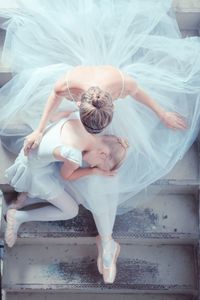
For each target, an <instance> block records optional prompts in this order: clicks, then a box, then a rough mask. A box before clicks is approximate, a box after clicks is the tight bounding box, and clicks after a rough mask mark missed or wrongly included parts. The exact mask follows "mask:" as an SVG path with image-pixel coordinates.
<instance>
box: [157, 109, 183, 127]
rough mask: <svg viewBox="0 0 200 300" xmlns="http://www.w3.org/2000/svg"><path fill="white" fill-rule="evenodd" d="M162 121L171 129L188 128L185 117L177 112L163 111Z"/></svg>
mask: <svg viewBox="0 0 200 300" xmlns="http://www.w3.org/2000/svg"><path fill="white" fill-rule="evenodd" d="M161 121H162V122H163V123H164V124H165V126H166V127H168V128H171V129H181V130H184V129H186V128H187V123H186V121H185V120H184V118H183V117H182V116H181V115H179V114H178V113H176V112H168V111H165V112H163V114H162V116H161Z"/></svg>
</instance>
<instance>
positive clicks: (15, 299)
mask: <svg viewBox="0 0 200 300" xmlns="http://www.w3.org/2000/svg"><path fill="white" fill-rule="evenodd" d="M58 296H59V300H66V299H70V300H86V299H87V300H102V294H93V293H91V294H70V295H68V296H67V298H66V293H62V292H59V294H58V293H46V292H45V293H39V292H37V293H34V292H33V293H19V294H18V293H17V295H16V293H12V292H10V293H8V294H7V295H6V300H27V299H29V300H57V299H58ZM68 297H69V298H68ZM122 298H124V295H121V294H114V295H113V294H104V295H103V299H105V300H122ZM125 299H126V300H133V294H129V295H126V296H125ZM134 300H194V298H193V296H190V295H180V294H178V295H169V294H168V295H163V294H153V295H151V294H143V295H141V294H140V295H138V294H135V295H134Z"/></svg>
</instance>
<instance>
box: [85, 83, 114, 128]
mask: <svg viewBox="0 0 200 300" xmlns="http://www.w3.org/2000/svg"><path fill="white" fill-rule="evenodd" d="M113 108H114V105H113V100H112V97H111V96H110V94H109V93H107V92H105V91H103V90H101V89H100V88H99V87H91V88H89V89H88V90H87V92H85V93H83V94H82V96H81V104H80V107H79V110H80V118H81V121H82V123H83V125H84V127H85V129H86V130H87V131H88V132H90V133H99V132H101V131H102V130H103V129H104V128H106V127H107V126H108V124H109V123H110V122H111V121H112V117H113Z"/></svg>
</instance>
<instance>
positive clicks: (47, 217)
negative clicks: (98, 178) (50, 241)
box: [5, 193, 78, 247]
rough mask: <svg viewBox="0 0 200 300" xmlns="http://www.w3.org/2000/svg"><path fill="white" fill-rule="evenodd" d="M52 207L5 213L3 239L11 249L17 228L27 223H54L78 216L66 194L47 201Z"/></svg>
mask: <svg viewBox="0 0 200 300" xmlns="http://www.w3.org/2000/svg"><path fill="white" fill-rule="evenodd" d="M49 202H51V204H53V205H54V206H46V207H41V208H36V209H32V210H28V211H19V210H16V209H10V210H8V213H7V228H6V234H5V239H6V242H7V244H8V246H9V247H12V246H13V245H14V243H15V241H16V238H17V231H18V229H19V226H20V225H21V224H22V223H24V222H29V221H55V220H67V219H71V218H74V217H75V216H76V215H77V214H78V205H77V203H76V202H75V201H74V200H73V198H72V197H71V196H70V195H68V194H67V193H63V194H61V195H60V196H59V197H56V198H55V199H51V200H49Z"/></svg>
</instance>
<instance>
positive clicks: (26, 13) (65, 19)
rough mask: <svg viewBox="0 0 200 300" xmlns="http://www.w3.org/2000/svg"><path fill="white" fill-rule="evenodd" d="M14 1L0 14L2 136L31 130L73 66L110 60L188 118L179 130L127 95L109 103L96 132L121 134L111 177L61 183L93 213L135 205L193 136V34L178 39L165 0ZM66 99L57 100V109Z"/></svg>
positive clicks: (199, 89)
mask: <svg viewBox="0 0 200 300" xmlns="http://www.w3.org/2000/svg"><path fill="white" fill-rule="evenodd" d="M19 3H20V5H19V9H17V10H13V11H12V12H9V11H5V12H4V13H0V14H3V15H4V16H5V17H7V18H8V21H7V22H6V23H5V24H4V28H6V30H7V35H6V40H5V45H4V52H3V60H4V63H5V62H6V63H7V64H8V65H9V66H10V68H11V70H12V72H13V75H14V76H13V79H12V80H10V81H9V82H8V83H7V84H6V85H5V86H4V87H3V88H2V89H1V92H0V107H1V108H0V121H1V122H0V123H1V128H2V129H1V134H3V135H15V134H16V135H17V134H18V132H19V131H20V132H21V133H22V132H23V134H26V133H27V132H28V131H27V128H29V129H30V130H32V129H34V128H36V127H37V124H38V122H39V119H40V117H41V115H42V111H43V108H44V105H45V103H46V101H47V98H48V95H49V94H50V92H51V90H52V89H53V87H54V84H55V82H56V80H57V79H59V78H60V77H61V76H63V74H65V73H66V72H67V71H68V70H70V69H71V68H73V67H75V66H77V65H103V64H109V65H113V66H116V67H117V68H120V69H121V70H122V71H123V72H124V73H127V74H129V75H131V76H132V77H133V78H134V79H135V80H136V81H137V83H138V85H139V86H140V87H142V88H143V89H144V90H146V91H147V92H148V93H149V95H151V97H153V98H154V99H155V101H156V102H157V103H159V104H160V105H161V106H163V108H164V109H165V110H167V111H175V112H177V113H179V114H181V115H182V116H183V117H184V118H185V119H186V120H187V124H188V128H187V129H186V130H184V131H179V130H171V129H168V128H166V127H165V126H164V124H162V122H161V121H160V120H159V119H158V117H157V116H156V115H155V114H154V113H153V112H152V111H151V110H150V109H149V108H147V107H145V106H144V105H142V104H141V103H139V102H137V101H135V100H134V99H133V98H131V97H130V96H128V97H126V99H119V100H117V101H115V112H114V119H113V121H112V123H111V125H110V126H108V128H106V129H105V131H104V132H103V133H102V134H115V135H117V136H122V137H126V138H127V139H128V141H129V144H130V148H129V150H128V153H127V156H126V160H125V162H124V164H123V165H122V166H121V167H120V169H119V170H118V172H117V175H116V176H115V177H113V178H108V177H101V176H88V177H84V178H81V179H79V180H76V181H73V182H72V181H69V182H67V181H66V182H63V183H62V184H63V186H64V188H65V189H66V190H68V191H69V192H70V193H72V194H73V195H74V197H76V198H77V199H82V202H83V203H85V205H86V207H88V208H89V209H91V210H92V211H95V210H96V211H97V210H98V211H99V210H102V211H103V210H106V209H107V206H108V205H118V206H119V207H120V210H119V211H122V210H121V209H122V208H123V207H125V206H129V207H132V206H134V205H135V203H136V199H137V198H138V197H137V195H138V193H139V192H141V191H143V190H144V189H145V188H147V187H148V186H149V185H150V184H151V183H153V182H154V181H156V180H157V179H159V178H160V177H162V176H164V175H165V174H166V173H168V172H169V171H170V170H171V169H172V168H173V166H174V165H175V164H176V162H177V161H178V160H179V159H180V158H182V157H183V155H184V154H185V152H186V151H187V150H188V148H189V147H190V146H191V144H192V143H193V141H194V140H195V138H196V136H197V134H198V130H199V124H200V39H199V38H198V37H191V38H184V39H182V38H181V34H180V32H179V29H178V26H177V23H176V20H175V18H174V16H173V12H172V10H171V1H170V0H165V1H162V0H117V1H114V0H101V1H98V0H89V1H88V0H75V1H70V0H69V1H67V0H58V1H53V0H52V1H51V0H48V1H45V0H43V1H37V0H34V1H31V0H29V1H19ZM73 105H74V104H72V103H71V102H69V101H67V100H63V106H61V108H60V109H63V110H64V109H68V108H69V107H71V106H73ZM16 128H17V130H16ZM53 168H54V167H53ZM34 188H35V189H37V186H35V187H34ZM79 202H80V201H79Z"/></svg>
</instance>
